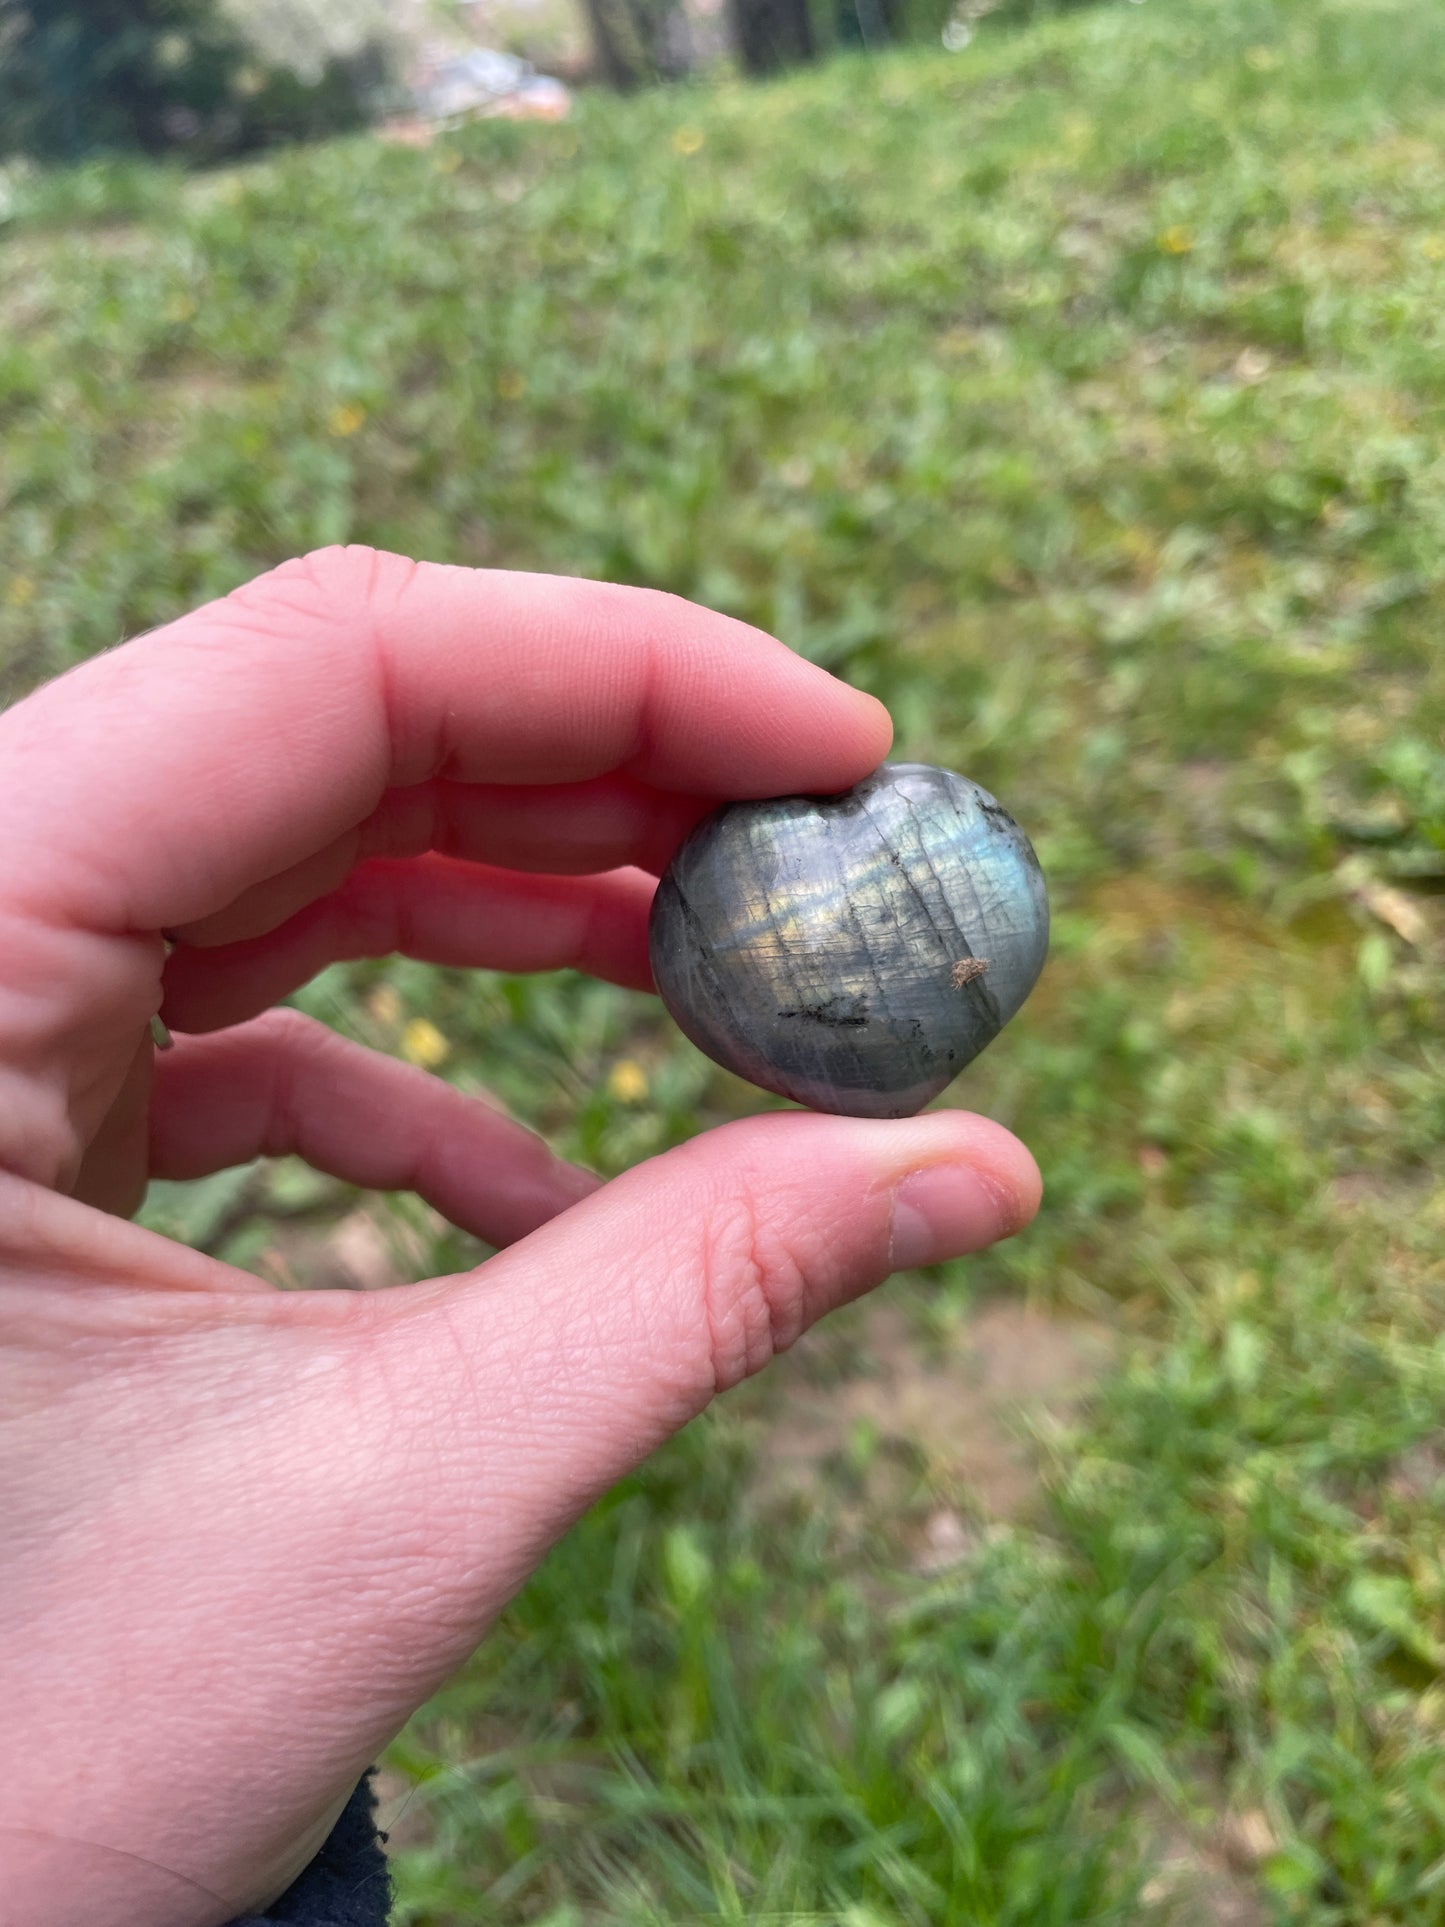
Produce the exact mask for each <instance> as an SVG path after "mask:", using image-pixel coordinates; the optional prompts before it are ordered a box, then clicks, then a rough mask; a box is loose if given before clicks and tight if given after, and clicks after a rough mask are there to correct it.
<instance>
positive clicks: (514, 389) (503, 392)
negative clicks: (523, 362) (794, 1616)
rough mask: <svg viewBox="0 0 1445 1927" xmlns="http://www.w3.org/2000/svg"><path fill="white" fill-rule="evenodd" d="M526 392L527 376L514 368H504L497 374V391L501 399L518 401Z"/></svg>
mask: <svg viewBox="0 0 1445 1927" xmlns="http://www.w3.org/2000/svg"><path fill="white" fill-rule="evenodd" d="M526 392H527V377H526V376H525V375H524V374H521V373H519V372H518V370H517V369H515V368H504V369H503V370H502V372H501V374H500V375H498V376H497V393H498V394H499V395H500V396H501V398H502V400H503V401H520V400H521V399H522V397H523V395H525V394H526Z"/></svg>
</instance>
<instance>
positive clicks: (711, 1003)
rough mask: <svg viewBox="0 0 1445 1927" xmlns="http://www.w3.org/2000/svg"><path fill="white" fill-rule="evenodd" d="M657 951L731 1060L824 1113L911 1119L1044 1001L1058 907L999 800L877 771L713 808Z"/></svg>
mask: <svg viewBox="0 0 1445 1927" xmlns="http://www.w3.org/2000/svg"><path fill="white" fill-rule="evenodd" d="M650 942H651V952H652V973H653V976H654V978H655V979H656V982H657V988H658V990H659V992H660V993H661V996H662V1000H663V1002H664V1003H665V1004H666V1006H667V1008H668V1010H669V1011H670V1012H671V1013H672V1016H673V1017H674V1019H675V1020H676V1022H677V1024H678V1026H679V1027H680V1028H681V1029H682V1030H683V1031H685V1032H686V1034H687V1035H688V1036H689V1037H690V1038H691V1039H692V1041H693V1042H694V1043H695V1044H696V1045H697V1046H698V1047H699V1048H700V1049H701V1050H704V1051H706V1052H707V1054H708V1056H709V1057H711V1058H714V1059H715V1060H716V1061H717V1062H718V1063H719V1064H722V1065H724V1066H725V1067H726V1068H727V1069H728V1070H730V1071H736V1072H737V1074H738V1075H739V1076H740V1077H746V1078H747V1079H749V1080H750V1082H752V1083H754V1084H759V1085H761V1086H762V1088H763V1089H764V1090H767V1091H777V1092H778V1093H779V1094H780V1095H781V1096H783V1097H790V1098H793V1099H795V1100H796V1101H797V1102H798V1103H799V1104H807V1105H811V1107H812V1108H813V1109H814V1110H817V1111H836V1112H840V1113H842V1114H843V1115H844V1116H848V1117H912V1116H913V1115H914V1113H915V1112H916V1111H920V1110H922V1108H923V1106H924V1105H925V1104H927V1103H928V1102H929V1100H930V1099H931V1098H935V1097H937V1095H938V1093H939V1092H940V1091H941V1090H943V1089H944V1087H945V1086H946V1085H947V1084H949V1083H951V1082H952V1080H953V1079H954V1078H955V1077H956V1076H957V1075H958V1073H959V1072H960V1071H961V1070H962V1069H963V1067H964V1065H965V1064H967V1063H969V1062H970V1061H971V1060H972V1059H973V1058H975V1057H977V1056H978V1054H979V1052H980V1051H981V1050H982V1049H983V1048H984V1046H985V1045H986V1044H988V1043H990V1042H991V1041H992V1040H993V1038H995V1037H996V1036H997V1035H998V1033H999V1032H1000V1031H1001V1030H1002V1029H1003V1027H1004V1025H1005V1024H1006V1023H1007V1022H1008V1020H1009V1018H1010V1017H1012V1016H1013V1014H1014V1012H1015V1011H1016V1010H1017V1009H1018V1008H1019V1006H1020V1005H1021V1004H1022V1003H1023V1001H1024V999H1025V998H1026V997H1027V996H1028V994H1029V992H1030V991H1031V990H1032V989H1033V987H1034V984H1035V982H1036V981H1037V979H1038V975H1039V972H1040V971H1041V970H1042V969H1043V965H1044V957H1045V955H1046V953H1047V951H1048V944H1049V904H1048V895H1047V892H1046V891H1045V888H1044V879H1043V873H1042V872H1041V870H1040V869H1039V862H1038V858H1037V857H1036V856H1035V855H1034V852H1033V846H1032V845H1031V844H1030V842H1029V840H1028V838H1027V837H1026V836H1025V835H1024V833H1023V831H1022V830H1021V829H1020V828H1019V826H1018V824H1017V823H1015V821H1014V820H1013V818H1012V817H1011V816H1010V815H1009V813H1008V811H1007V810H1006V809H1005V808H1004V807H1003V805H1002V804H1001V803H999V802H998V801H997V799H996V798H994V797H992V796H990V795H989V793H988V791H987V790H983V789H980V788H979V786H978V784H977V783H971V782H969V781H968V779H967V778H966V777H963V776H955V775H954V774H953V773H952V771H950V770H945V769H934V768H933V767H932V766H931V765H929V764H926V763H884V764H883V765H882V766H881V768H879V769H877V770H875V771H874V772H873V774H872V775H871V776H869V777H867V778H866V779H865V780H864V781H863V782H861V783H859V784H858V786H857V787H856V788H855V789H851V790H846V791H845V792H844V793H843V794H842V795H841V796H780V797H773V798H770V799H769V800H767V801H766V802H760V803H727V804H724V805H723V807H722V808H721V809H719V810H716V811H714V813H713V814H712V815H711V816H709V817H708V818H707V819H706V820H705V821H704V822H702V823H699V824H698V826H697V828H696V829H695V830H694V831H693V832H692V834H691V836H689V837H688V839H687V841H686V842H685V843H684V844H683V845H682V847H681V849H679V850H678V852H677V854H676V856H674V858H673V859H672V862H671V863H670V864H669V866H668V868H667V871H666V874H665V875H664V876H663V879H662V881H661V883H660V884H659V885H658V888H657V895H656V898H655V899H654V901H653V906H652V922H651V931H650Z"/></svg>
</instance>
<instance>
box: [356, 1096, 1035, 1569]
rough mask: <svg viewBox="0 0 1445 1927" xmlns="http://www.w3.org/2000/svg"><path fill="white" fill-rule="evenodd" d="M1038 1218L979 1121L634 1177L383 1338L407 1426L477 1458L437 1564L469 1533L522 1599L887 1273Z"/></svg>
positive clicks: (803, 1119)
mask: <svg viewBox="0 0 1445 1927" xmlns="http://www.w3.org/2000/svg"><path fill="white" fill-rule="evenodd" d="M1038 1199H1039V1177H1038V1171H1037V1168H1036V1166H1035V1165H1034V1162H1033V1160H1032V1158H1031V1157H1030V1156H1029V1154H1028V1152H1027V1151H1026V1150H1025V1149H1024V1147H1023V1146H1022V1145H1021V1144H1020V1143H1019V1142H1018V1141H1017V1139H1015V1138H1013V1137H1012V1136H1011V1135H1010V1134H1009V1133H1008V1132H1007V1131H1005V1130H1003V1129H1002V1128H1001V1127H1000V1126H998V1125H996V1124H993V1123H990V1122H989V1121H988V1120H987V1119H986V1118H981V1117H974V1116H970V1115H967V1114H964V1113H958V1112H945V1113H937V1114H933V1115H930V1116H925V1117H921V1118H916V1119H910V1120H908V1121H906V1122H903V1123H886V1124H877V1123H871V1122H860V1121H858V1120H855V1119H846V1118H832V1117H820V1116H815V1115H795V1114H777V1115H773V1116H768V1117H762V1118H752V1119H747V1120H744V1121H742V1122H739V1123H736V1124H729V1125H726V1126H724V1127H723V1128H722V1129H720V1130H717V1131H712V1132H709V1133H707V1134H706V1135H704V1136H703V1137H700V1138H696V1139H694V1140H692V1141H691V1142H690V1143H688V1144H686V1145H684V1146H682V1147H680V1148H679V1149H677V1150H674V1151H670V1152H668V1153H667V1154H666V1155H664V1156H662V1157H659V1158H655V1159H653V1160H652V1161H651V1162H649V1163H647V1164H644V1165H641V1166H638V1167H637V1168H636V1169H634V1170H632V1171H629V1172H628V1173H626V1174H625V1175H624V1176H622V1177H620V1178H617V1179H615V1180H614V1181H613V1182H612V1183H610V1184H609V1185H607V1186H606V1188H605V1189H604V1190H602V1191H599V1192H598V1193H596V1194H595V1195H594V1196H593V1197H591V1198H588V1199H586V1200H585V1201H584V1202H583V1203H581V1204H580V1205H577V1206H576V1207H574V1209H573V1210H571V1211H569V1212H568V1213H567V1214H566V1216H565V1217H562V1218H558V1219H555V1220H554V1221H553V1222H552V1223H550V1224H548V1225H545V1226H543V1228H542V1229H541V1230H539V1231H537V1232H535V1233H534V1234H533V1235H532V1236H531V1237H530V1238H527V1239H526V1240H524V1241H523V1242H522V1243H521V1244H519V1245H517V1246H515V1247H514V1248H513V1249H512V1250H511V1251H509V1252H507V1253H505V1254H503V1255H502V1256H501V1257H499V1258H497V1259H494V1260H492V1261H491V1262H490V1263H488V1264H487V1265H485V1266H484V1267H482V1269H481V1270H480V1271H479V1272H478V1273H476V1274H474V1275H473V1276H472V1277H471V1278H468V1279H460V1280H445V1281H437V1282H435V1283H432V1284H429V1285H422V1286H418V1287H416V1288H415V1290H414V1291H413V1292H408V1293H405V1294H403V1296H402V1297H401V1298H400V1299H399V1300H398V1301H397V1303H396V1304H395V1305H394V1306H393V1307H392V1308H391V1309H392V1311H393V1312H394V1314H395V1319H394V1326H393V1329H391V1330H390V1331H389V1332H386V1333H383V1334H380V1335H379V1338H378V1342H379V1343H381V1344H383V1345H384V1346H385V1351H384V1354H382V1355H383V1356H384V1357H385V1359H386V1364H387V1370H388V1374H389V1383H390V1385H391V1386H392V1387H393V1390H394V1394H395V1396H397V1397H398V1398H400V1399H401V1400H402V1401H403V1414H405V1401H406V1399H407V1397H408V1394H407V1393H406V1391H405V1387H406V1386H408V1385H414V1386H415V1388H416V1389H415V1397H416V1398H417V1400H418V1401H419V1402H420V1401H422V1400H423V1399H425V1400H426V1401H428V1411H429V1412H430V1413H431V1415H432V1422H433V1423H435V1424H438V1425H439V1426H440V1427H441V1429H442V1431H443V1432H444V1434H445V1436H446V1437H447V1438H448V1439H451V1440H455V1439H457V1438H464V1439H467V1440H468V1441H469V1443H468V1445H467V1448H466V1451H465V1453H464V1455H463V1459H462V1461H461V1463H460V1465H459V1468H458V1471H459V1484H458V1487H457V1492H456V1495H455V1496H456V1502H457V1504H458V1506H459V1507H461V1508H462V1509H463V1512H464V1516H465V1522H466V1523H465V1525H464V1526H462V1527H459V1526H457V1524H456V1522H455V1521H448V1520H443V1521H441V1522H439V1524H438V1526H437V1528H436V1537H437V1540H438V1542H439V1543H448V1544H451V1545H452V1546H454V1548H455V1556H456V1558H457V1559H458V1561H463V1560H465V1559H466V1558H467V1557H469V1556H471V1554H472V1553H473V1552H474V1550H475V1548H474V1547H472V1546H471V1545H470V1544H469V1539H468V1535H469V1533H471V1532H473V1531H475V1532H476V1533H477V1534H479V1535H480V1537H481V1539H482V1540H483V1541H484V1542H485V1543H486V1544H487V1545H488V1546H489V1548H490V1549H491V1550H492V1551H493V1554H494V1556H500V1555H501V1554H502V1553H503V1552H504V1551H505V1549H506V1548H508V1547H510V1548H511V1549H512V1550H513V1552H514V1553H515V1556H516V1562H517V1564H516V1569H515V1570H513V1571H512V1572H511V1574H510V1576H511V1577H512V1578H513V1579H515V1578H518V1577H520V1574H521V1570H522V1569H523V1568H524V1567H525V1565H526V1563H527V1562H528V1561H529V1560H534V1559H535V1558H536V1557H538V1556H539V1554H540V1551H541V1549H542V1547H543V1546H544V1545H545V1544H546V1543H547V1541H548V1540H549V1538H550V1537H551V1536H553V1535H555V1534H556V1533H558V1532H560V1531H562V1530H563V1529H564V1528H565V1526H566V1525H567V1523H568V1522H569V1521H570V1520H571V1519H572V1518H573V1517H574V1516H575V1515H576V1514H577V1513H578V1512H579V1511H581V1510H582V1509H583V1507H585V1506H586V1505H587V1504H588V1503H589V1502H590V1501H591V1500H592V1499H593V1498H594V1497H595V1496H596V1495H598V1494H599V1493H601V1492H602V1491H604V1490H605V1489H606V1488H607V1487H608V1486H609V1485H610V1484H611V1483H612V1482H613V1481H614V1480H615V1479H617V1478H618V1477H619V1476H621V1475H622V1474H623V1473H624V1472H626V1471H627V1470H629V1469H630V1468H631V1467H633V1466H635V1465H636V1464H637V1463H638V1462H639V1461H640V1460H641V1459H642V1458H643V1457H644V1456H645V1455H646V1454H647V1453H648V1452H650V1451H651V1450H652V1449H653V1448H654V1447H655V1446H656V1445H658V1444H659V1443H660V1442H661V1441H662V1440H663V1439H664V1438H666V1437H667V1436H668V1435H669V1434H670V1433H671V1432H673V1431H674V1430H676V1429H677V1428H678V1427H679V1426H681V1425H682V1424H684V1423H685V1422H686V1421H687V1420H688V1419H690V1418H692V1417H693V1416H694V1415H695V1414H696V1413H697V1412H699V1411H700V1410H701V1409H702V1408H703V1406H705V1405H706V1404H707V1403H708V1401H709V1399H710V1398H711V1397H712V1396H713V1394H714V1393H715V1392H716V1391H718V1390H720V1389H724V1388H726V1387H728V1386H730V1385H733V1384H735V1383H736V1382H737V1381H738V1380H739V1379H741V1378H743V1377H745V1376H746V1375H747V1374H749V1373H751V1372H755V1371H757V1370H759V1369H760V1368H761V1367H762V1366H763V1365H764V1364H766V1363H767V1361H768V1360H769V1359H770V1358H772V1357H773V1356H774V1355H775V1354H776V1353H777V1352H779V1351H782V1350H784V1349H785V1348H786V1347H787V1346H789V1345H790V1344H792V1342H793V1341H794V1339H796V1338H797V1337H798V1335H799V1334H800V1333H801V1332H802V1331H803V1330H804V1329H805V1328H806V1327H807V1326H809V1325H810V1324H812V1323H813V1322H814V1320H816V1319H818V1318H820V1317H821V1316H822V1315H823V1314H824V1313H825V1312H827V1311H829V1310H830V1309H832V1308H833V1307H834V1306H837V1305H839V1304H842V1303H843V1302H844V1301H846V1300H848V1299H850V1298H853V1297H855V1296H856V1295H857V1294H859V1293H860V1292H862V1291H865V1290H867V1289H868V1288H869V1287H871V1286H873V1285H876V1284H877V1283H878V1282H879V1281H880V1280H881V1279H882V1278H884V1277H885V1276H886V1275H887V1274H888V1272H889V1271H890V1270H892V1269H895V1268H897V1267H899V1266H903V1265H910V1264H921V1263H931V1262H934V1261H936V1260H939V1259H942V1258H945V1257H950V1256H954V1255H957V1254H959V1253H962V1252H967V1251H973V1250H977V1249H978V1248H979V1247H980V1246H983V1245H986V1244H988V1243H990V1242H992V1241H993V1240H994V1239H996V1238H999V1237H1003V1236H1007V1235H1008V1234H1009V1233H1010V1232H1012V1231H1014V1230H1017V1229H1018V1228H1019V1227H1020V1226H1021V1225H1023V1224H1024V1223H1025V1222H1027V1220H1028V1219H1029V1218H1030V1217H1031V1216H1032V1215H1033V1212H1034V1211H1035V1209H1036V1208H1037V1205H1038ZM405 1422H406V1420H405V1416H403V1420H402V1423H403V1424H405ZM417 1422H418V1423H420V1419H419V1418H418V1421H417ZM487 1495H489V1496H487ZM433 1501H434V1502H435V1503H445V1494H443V1493H442V1492H441V1491H440V1490H437V1491H435V1492H434V1493H433ZM448 1534H450V1538H448ZM468 1570H471V1568H468ZM483 1603H484V1604H485V1605H486V1606H488V1607H492V1606H495V1604H496V1603H497V1602H496V1601H495V1600H488V1601H486V1602H483Z"/></svg>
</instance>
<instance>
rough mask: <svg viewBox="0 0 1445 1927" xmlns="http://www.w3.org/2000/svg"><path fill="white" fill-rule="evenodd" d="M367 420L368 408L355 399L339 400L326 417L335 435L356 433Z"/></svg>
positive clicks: (327, 423) (328, 425)
mask: <svg viewBox="0 0 1445 1927" xmlns="http://www.w3.org/2000/svg"><path fill="white" fill-rule="evenodd" d="M365 420H366V410H365V409H364V408H362V407H361V406H360V405H359V403H357V402H354V401H343V402H338V403H337V405H336V406H335V408H333V409H332V411H331V413H330V414H329V415H328V416H327V418H326V426H327V427H328V428H329V429H330V430H331V432H332V434H333V435H354V434H355V433H356V431H357V429H358V428H360V426H361V424H362V423H363V422H364V421H365Z"/></svg>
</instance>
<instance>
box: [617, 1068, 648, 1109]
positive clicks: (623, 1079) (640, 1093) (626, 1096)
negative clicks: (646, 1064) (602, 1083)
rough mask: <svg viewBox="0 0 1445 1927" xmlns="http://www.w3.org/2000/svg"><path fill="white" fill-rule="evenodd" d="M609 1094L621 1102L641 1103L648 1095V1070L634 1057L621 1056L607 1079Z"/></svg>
mask: <svg viewBox="0 0 1445 1927" xmlns="http://www.w3.org/2000/svg"><path fill="white" fill-rule="evenodd" d="M607 1094H608V1096H609V1097H615V1098H616V1099H617V1100H618V1102H619V1103H621V1104H640V1103H641V1102H642V1100H643V1098H644V1097H646V1095H647V1072H646V1071H645V1070H643V1068H642V1066H641V1064H639V1063H638V1062H637V1060H636V1059H635V1058H633V1057H619V1058H618V1060H617V1062H616V1063H615V1064H614V1065H613V1066H612V1071H611V1074H610V1076H609V1077H608V1079H607Z"/></svg>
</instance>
